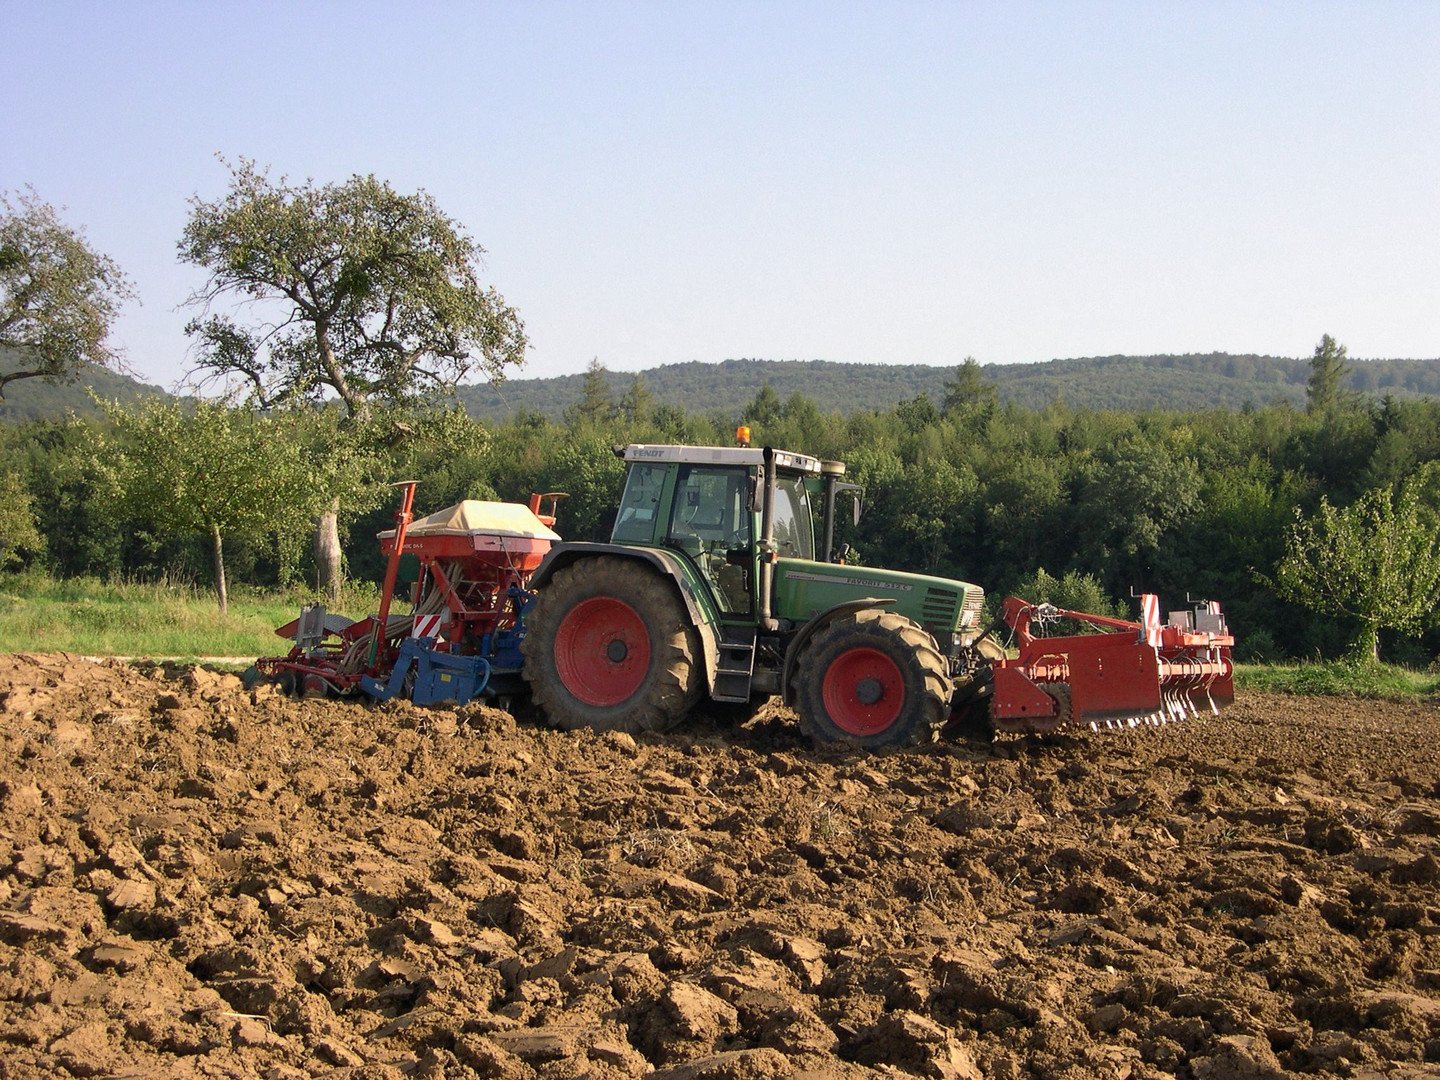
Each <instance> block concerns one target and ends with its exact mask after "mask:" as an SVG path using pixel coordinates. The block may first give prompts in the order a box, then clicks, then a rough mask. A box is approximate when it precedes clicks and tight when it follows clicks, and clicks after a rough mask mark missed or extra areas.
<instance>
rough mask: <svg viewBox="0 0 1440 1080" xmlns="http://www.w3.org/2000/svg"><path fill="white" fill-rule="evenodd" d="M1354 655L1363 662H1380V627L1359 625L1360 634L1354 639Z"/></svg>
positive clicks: (1367, 624) (1372, 624)
mask: <svg viewBox="0 0 1440 1080" xmlns="http://www.w3.org/2000/svg"><path fill="white" fill-rule="evenodd" d="M1355 655H1356V656H1358V657H1360V658H1361V659H1364V660H1374V661H1375V662H1377V663H1378V662H1379V660H1380V627H1378V626H1376V625H1375V624H1374V623H1368V622H1367V623H1361V624H1360V634H1359V636H1358V637H1357V638H1356V639H1355Z"/></svg>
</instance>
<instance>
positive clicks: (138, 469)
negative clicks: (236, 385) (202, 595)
mask: <svg viewBox="0 0 1440 1080" xmlns="http://www.w3.org/2000/svg"><path fill="white" fill-rule="evenodd" d="M112 418H113V419H114V420H115V422H116V425H117V427H118V429H119V432H120V434H121V437H122V439H123V443H122V451H121V452H122V454H123V476H124V487H125V492H126V496H127V499H128V500H129V502H130V503H131V505H132V506H133V507H134V508H135V511H136V513H137V516H138V517H139V518H140V519H141V520H143V521H146V522H148V523H149V524H150V525H151V526H152V527H153V528H154V529H156V530H157V531H158V532H159V533H161V534H162V535H163V534H165V533H176V532H188V533H203V534H207V535H208V536H209V537H210V543H211V557H212V559H213V565H214V570H215V595H216V599H217V600H218V601H219V604H220V612H221V614H224V613H225V611H226V610H227V604H228V599H227V589H226V582H225V549H224V538H225V536H226V535H228V534H232V533H269V532H276V533H279V534H281V535H282V536H283V535H284V534H286V533H293V532H295V531H303V530H304V529H305V528H306V527H307V524H308V522H309V521H310V520H311V519H312V517H313V515H314V513H315V510H316V505H315V503H316V501H317V499H316V496H315V495H314V494H313V489H311V490H307V485H309V484H310V483H311V481H312V478H313V472H312V471H311V470H310V469H309V466H308V463H307V462H306V461H305V460H304V457H303V456H302V455H301V454H300V453H299V452H298V447H297V446H296V443H295V440H293V439H292V438H289V437H287V434H288V433H287V432H286V431H285V430H284V428H283V427H282V426H281V425H280V424H278V423H277V422H276V421H274V420H272V419H269V418H267V417H265V416H263V415H262V414H260V413H257V412H256V411H254V410H253V409H250V408H231V407H229V406H227V405H226V404H224V403H217V402H210V401H205V400H199V401H196V402H195V405H194V409H193V410H190V411H187V410H185V409H183V408H182V407H181V406H180V404H179V403H178V402H156V401H152V402H148V403H146V404H145V405H144V406H143V407H141V408H140V409H138V410H135V411H128V410H119V409H115V410H112ZM321 497H325V496H324V495H322V496H321Z"/></svg>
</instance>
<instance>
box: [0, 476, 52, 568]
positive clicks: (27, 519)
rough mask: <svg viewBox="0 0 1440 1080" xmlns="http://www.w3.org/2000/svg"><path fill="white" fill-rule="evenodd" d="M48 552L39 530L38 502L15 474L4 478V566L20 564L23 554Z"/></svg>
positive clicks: (0, 490) (0, 491) (0, 512)
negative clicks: (22, 552) (36, 504)
mask: <svg viewBox="0 0 1440 1080" xmlns="http://www.w3.org/2000/svg"><path fill="white" fill-rule="evenodd" d="M43 550H45V538H44V537H43V536H41V535H40V530H38V529H37V528H36V527H35V500H34V498H32V497H31V495H30V492H28V491H26V490H25V485H24V484H22V483H20V478H19V477H18V476H16V475H15V474H14V473H7V474H6V475H4V476H0V567H3V566H7V565H9V564H10V563H13V562H19V561H20V555H19V552H21V551H26V552H29V553H31V554H36V553H38V552H41V551H43Z"/></svg>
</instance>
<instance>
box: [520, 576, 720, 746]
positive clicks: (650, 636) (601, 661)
mask: <svg viewBox="0 0 1440 1080" xmlns="http://www.w3.org/2000/svg"><path fill="white" fill-rule="evenodd" d="M520 649H521V651H522V652H523V653H524V655H525V668H524V674H525V681H526V682H527V683H529V684H530V692H531V695H532V696H533V697H534V700H535V703H536V704H537V705H539V706H540V707H541V708H542V709H544V710H545V715H546V716H547V717H549V719H550V722H551V723H553V724H555V725H556V726H557V727H562V728H565V729H566V730H574V729H575V728H581V727H589V728H595V729H597V730H600V731H628V732H640V731H666V730H668V729H669V728H672V727H674V726H675V725H676V724H678V723H679V722H680V720H681V719H682V718H683V717H684V716H685V714H686V713H687V712H688V711H689V710H690V707H691V706H692V705H694V704H695V702H696V700H697V699H698V698H699V696H700V692H701V689H702V686H703V682H704V680H703V674H702V671H701V663H702V661H701V660H700V642H699V639H698V637H697V635H696V632H695V629H694V627H693V626H691V624H690V619H689V617H688V615H687V614H686V611H685V607H684V605H683V604H682V603H681V602H680V598H679V597H678V596H677V595H676V594H675V589H674V587H673V586H672V585H671V584H670V583H669V582H668V581H665V580H664V579H662V578H661V577H660V576H659V575H658V574H655V573H654V572H652V571H651V570H650V569H649V568H647V567H646V566H644V565H642V564H641V563H638V562H636V561H634V560H632V559H623V558H613V557H609V556H604V555H602V556H598V557H596V558H593V559H585V560H583V561H582V562H579V563H576V564H574V565H572V566H569V567H566V568H565V569H564V570H561V571H559V572H558V573H556V574H555V576H554V577H553V578H551V579H550V581H549V582H548V583H547V584H546V585H545V587H544V588H543V589H541V590H540V595H539V597H538V598H537V599H536V601H535V608H534V610H533V611H532V612H531V613H530V616H529V618H528V619H527V620H526V631H525V640H524V642H523V643H522V644H521V646H520Z"/></svg>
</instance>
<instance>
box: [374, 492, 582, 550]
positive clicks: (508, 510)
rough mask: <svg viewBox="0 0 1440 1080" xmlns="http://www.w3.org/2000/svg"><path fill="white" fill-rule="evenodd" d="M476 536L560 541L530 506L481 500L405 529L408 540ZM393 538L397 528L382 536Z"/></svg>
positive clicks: (437, 513)
mask: <svg viewBox="0 0 1440 1080" xmlns="http://www.w3.org/2000/svg"><path fill="white" fill-rule="evenodd" d="M475 533H486V534H489V535H491V536H528V537H533V538H535V539H539V540H553V541H555V542H556V543H559V541H560V535H559V534H558V533H556V532H555V531H554V530H552V529H550V528H547V527H546V526H545V524H544V523H543V522H542V521H541V520H540V519H539V518H537V517H536V516H535V515H534V513H532V512H531V510H530V508H529V507H528V506H523V505H521V504H520V503H502V502H481V501H480V500H478V499H466V500H465V501H464V502H458V503H456V504H455V505H454V506H447V507H446V508H445V509H444V510H436V511H435V513H433V514H427V515H426V516H425V517H422V518H416V519H415V520H414V521H412V522H411V523H410V527H409V528H408V529H406V530H405V535H406V536H407V537H410V536H471V535H473V534H475ZM394 535H395V530H394V529H386V530H385V531H384V532H382V533H380V534H379V536H380V537H381V538H382V539H389V538H391V537H393V536H394Z"/></svg>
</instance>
